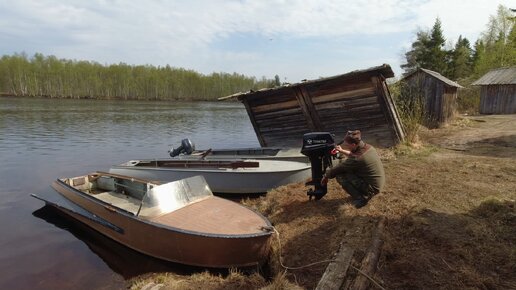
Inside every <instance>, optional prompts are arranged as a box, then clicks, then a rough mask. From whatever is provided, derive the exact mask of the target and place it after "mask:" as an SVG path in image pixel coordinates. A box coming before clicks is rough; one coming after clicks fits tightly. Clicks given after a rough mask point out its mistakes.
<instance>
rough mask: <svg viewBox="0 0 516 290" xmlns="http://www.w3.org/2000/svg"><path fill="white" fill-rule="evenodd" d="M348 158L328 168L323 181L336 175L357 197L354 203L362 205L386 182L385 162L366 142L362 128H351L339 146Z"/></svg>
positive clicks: (358, 205) (354, 197)
mask: <svg viewBox="0 0 516 290" xmlns="http://www.w3.org/2000/svg"><path fill="white" fill-rule="evenodd" d="M335 149H336V150H337V151H339V152H340V153H341V154H343V155H344V156H346V157H347V158H346V159H345V160H344V161H343V162H341V163H340V164H338V165H336V166H335V167H333V168H328V169H327V170H326V173H325V174H324V176H323V178H322V180H321V184H322V185H326V184H327V183H328V179H329V178H336V179H337V182H338V183H339V184H340V185H341V186H342V188H343V189H344V190H345V191H346V192H347V193H348V194H349V195H350V196H351V197H352V198H353V202H352V203H353V205H354V206H355V207H356V208H361V207H363V206H365V205H366V204H367V202H368V201H369V199H371V198H372V197H373V196H374V195H375V194H377V193H379V192H380V191H381V190H382V188H383V186H384V184H385V172H384V170H383V164H382V161H381V160H380V156H378V152H376V149H375V148H374V147H373V146H371V145H369V144H366V143H364V141H362V138H361V133H360V131H359V130H355V131H348V133H347V134H346V137H345V138H344V142H343V143H342V146H339V145H337V146H336V147H335Z"/></svg>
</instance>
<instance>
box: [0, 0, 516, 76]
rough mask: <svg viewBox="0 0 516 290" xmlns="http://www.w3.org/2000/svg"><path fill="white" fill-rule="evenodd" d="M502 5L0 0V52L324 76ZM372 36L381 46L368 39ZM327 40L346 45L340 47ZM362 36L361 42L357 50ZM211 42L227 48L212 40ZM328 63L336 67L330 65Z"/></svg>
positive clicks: (453, 0) (464, 28) (450, 30)
mask: <svg viewBox="0 0 516 290" xmlns="http://www.w3.org/2000/svg"><path fill="white" fill-rule="evenodd" d="M509 2H510V1H509V0H498V1H489V0H471V1H467V2H464V1H459V0H414V1H413V0H384V1H381V0H356V1H351V0H349V1H342V0H340V1H339V0H326V1H320V0H319V1H318V0H304V1H302V0H293V1H286V0H285V1H283V0H269V1H265V0H263V1H251V0H242V1H222V0H215V1H209V0H206V1H202V0H198V1H195V0H194V1H179V0H177V1H164V0H162V1H160V0H155V1H117V0H114V1H109V0H96V1H80V0H73V1H60V0H17V1H8V0H0V55H3V54H11V53H13V52H21V51H26V52H28V53H29V54H31V53H34V52H41V53H44V54H55V55H56V56H58V57H61V58H72V59H88V60H95V61H99V62H101V63H118V62H126V63H129V64H153V65H166V64H170V65H172V66H182V67H185V68H188V69H195V70H198V71H200V72H203V73H210V72H213V71H224V70H229V71H228V72H233V71H236V72H239V73H246V74H251V75H255V76H257V77H261V76H262V75H266V76H268V77H270V76H271V75H274V74H275V73H276V71H281V72H282V73H284V74H285V75H286V76H287V75H288V76H291V77H290V78H293V79H300V78H305V77H306V76H307V75H311V74H308V73H307V74H305V75H303V73H304V72H306V71H307V70H308V69H307V67H308V66H310V67H311V68H310V70H313V71H315V73H314V74H320V75H324V76H328V75H329V73H324V72H325V71H327V72H331V73H333V72H334V71H338V72H337V73H344V72H346V71H347V70H346V69H356V68H366V67H368V66H370V65H369V64H370V63H371V62H372V61H371V60H374V62H377V61H379V62H378V63H373V65H379V64H381V63H384V62H388V61H389V60H391V61H392V60H393V59H398V57H399V55H400V51H402V50H406V49H408V48H409V47H410V44H411V42H412V41H413V38H414V33H415V31H417V29H418V28H420V29H430V28H431V27H432V25H433V23H434V22H435V19H436V17H439V18H440V19H441V21H442V28H443V31H444V35H445V37H446V38H447V39H448V40H451V41H455V40H456V39H457V38H458V36H459V35H460V34H461V35H463V36H466V37H468V39H470V41H471V42H474V41H475V40H476V38H477V37H478V35H479V33H480V32H481V31H482V30H484V29H485V25H486V24H487V20H488V17H489V15H493V14H495V13H496V9H497V6H498V4H504V5H506V6H508V5H509ZM239 35H252V36H253V37H255V38H260V37H261V38H263V39H264V40H267V39H282V40H283V42H282V45H283V46H286V45H288V43H289V42H290V43H291V44H292V45H293V47H292V51H293V52H295V53H285V48H284V47H282V48H280V47H279V46H278V44H276V43H271V44H270V45H269V46H264V48H258V47H253V48H249V47H246V48H242V47H241V46H240V45H239V43H237V42H232V41H233V37H234V36H239ZM376 38H378V39H380V38H381V39H382V43H378V42H374V39H376ZM336 40H346V41H348V44H349V43H354V44H355V45H354V46H343V45H342V42H341V41H336ZM314 41H318V42H320V43H318V45H314V43H311V42H314ZM364 41H366V42H367V45H371V46H370V47H365V48H364V47H360V46H362V45H361V43H359V42H364ZM220 43H226V44H227V45H228V46H229V47H225V48H224V49H225V50H222V49H223V48H220V47H214V46H213V45H214V44H220ZM300 46H302V47H301V48H303V47H308V48H312V49H316V50H314V51H309V50H308V49H304V50H302V51H303V52H304V53H305V55H303V54H302V52H301V51H299V48H300ZM260 49H267V50H266V51H261V50H260ZM326 49H328V50H329V51H331V52H327V51H326ZM278 52H279V53H281V54H276V53H278ZM328 57H334V58H343V59H339V60H335V59H333V60H332V59H327V58H328ZM382 59H384V61H380V60H382ZM337 63H338V64H339V67H337V68H333V67H331V65H332V64H337ZM298 64H300V65H299V67H298ZM318 64H324V65H319V66H318ZM280 65H281V66H283V67H280ZM313 66H315V67H313ZM317 66H318V67H317ZM357 66H358V67H357ZM393 66H394V65H393ZM270 67H273V69H276V71H272V72H270V73H268V72H267V69H268V68H270ZM320 75H319V76H320Z"/></svg>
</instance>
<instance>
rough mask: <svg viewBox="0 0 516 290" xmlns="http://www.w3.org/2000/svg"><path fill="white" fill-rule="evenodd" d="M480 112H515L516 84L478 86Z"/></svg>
mask: <svg viewBox="0 0 516 290" xmlns="http://www.w3.org/2000/svg"><path fill="white" fill-rule="evenodd" d="M479 111H480V113H481V114H514V113H516V85H490V86H482V87H481V88H480V110H479Z"/></svg>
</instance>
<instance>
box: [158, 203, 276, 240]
mask: <svg viewBox="0 0 516 290" xmlns="http://www.w3.org/2000/svg"><path fill="white" fill-rule="evenodd" d="M150 220H151V221H153V222H156V223H161V224H165V225H170V226H173V227H176V228H180V229H184V230H189V231H196V232H203V233H211V234H222V235H224V234H226V235H245V234H256V233H260V232H262V230H261V227H267V226H268V224H267V222H266V221H265V220H264V219H263V218H262V217H261V216H260V215H257V214H256V213H255V212H254V211H252V210H250V209H248V208H246V207H243V206H239V205H237V204H236V203H235V202H233V201H229V200H225V199H222V198H219V197H216V196H212V197H210V198H207V199H205V200H203V201H202V202H196V203H192V204H189V205H188V206H185V207H183V208H181V209H178V210H176V211H173V212H171V213H168V214H164V215H161V216H158V217H154V218H150Z"/></svg>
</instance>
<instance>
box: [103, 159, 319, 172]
mask: <svg viewBox="0 0 516 290" xmlns="http://www.w3.org/2000/svg"><path fill="white" fill-rule="evenodd" d="M133 161H137V162H145V161H169V160H168V159H157V160H150V159H149V160H147V159H140V160H129V161H127V162H124V163H122V164H117V165H113V166H111V169H131V170H139V169H141V170H149V169H150V170H160V171H182V172H197V171H198V172H210V173H226V172H231V173H233V174H270V173H271V172H274V173H284V172H299V171H304V170H307V169H310V168H311V165H310V163H305V162H300V161H286V160H268V159H266V160H258V161H259V162H265V163H272V162H288V163H298V164H299V166H298V167H297V168H292V169H277V168H274V169H267V170H259V169H262V168H260V167H245V168H244V167H238V168H227V167H222V168H210V167H187V168H181V167H165V166H136V165H135V164H130V162H133Z"/></svg>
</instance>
